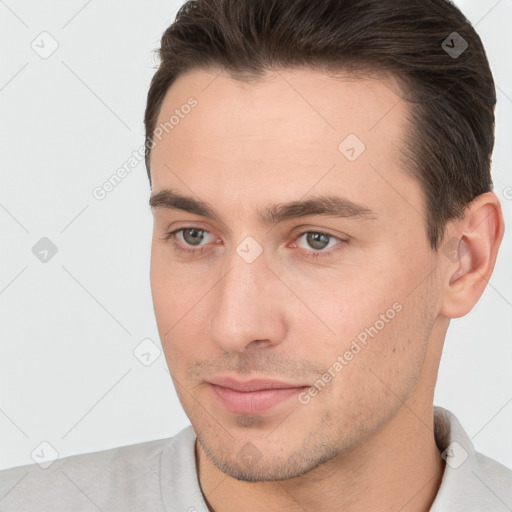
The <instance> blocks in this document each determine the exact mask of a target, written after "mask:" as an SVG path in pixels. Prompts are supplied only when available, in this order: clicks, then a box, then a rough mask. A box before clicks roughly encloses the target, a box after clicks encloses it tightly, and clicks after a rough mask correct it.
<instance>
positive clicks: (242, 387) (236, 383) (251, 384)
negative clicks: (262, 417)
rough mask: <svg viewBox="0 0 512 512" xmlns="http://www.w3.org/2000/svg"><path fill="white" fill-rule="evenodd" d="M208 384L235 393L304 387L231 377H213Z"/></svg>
mask: <svg viewBox="0 0 512 512" xmlns="http://www.w3.org/2000/svg"><path fill="white" fill-rule="evenodd" d="M208 382H209V383H210V384H214V385H215V386H222V387H225V388H230V389H233V390H235V391H259V390H262V389H290V388H302V387H305V386H304V384H293V383H290V382H283V381H280V380H273V379H251V380H247V381H240V380H236V379H233V378H232V377H214V378H212V379H209V380H208Z"/></svg>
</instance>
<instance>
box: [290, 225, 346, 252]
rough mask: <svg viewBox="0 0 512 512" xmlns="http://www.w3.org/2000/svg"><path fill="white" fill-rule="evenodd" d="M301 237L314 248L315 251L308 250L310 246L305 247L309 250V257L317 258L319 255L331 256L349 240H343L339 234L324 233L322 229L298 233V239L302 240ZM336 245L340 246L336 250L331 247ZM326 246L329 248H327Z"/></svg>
mask: <svg viewBox="0 0 512 512" xmlns="http://www.w3.org/2000/svg"><path fill="white" fill-rule="evenodd" d="M303 237H305V238H303ZM301 238H303V240H304V241H305V243H306V244H307V245H308V246H309V248H310V249H311V248H312V249H313V251H311V250H308V247H305V249H306V250H307V252H308V255H307V257H311V258H317V257H319V256H320V257H321V256H331V255H332V254H333V253H334V252H337V251H338V250H341V249H342V246H343V245H345V244H346V243H347V242H348V240H343V239H341V238H339V237H337V236H334V235H331V234H329V233H323V232H321V231H304V232H302V233H301V234H300V235H298V237H297V240H300V239H301ZM331 242H332V243H331ZM336 242H338V243H336ZM336 246H339V247H337V248H335V249H334V250H333V249H331V248H332V247H336ZM302 248H304V247H302ZM326 248H328V249H329V250H325V249H326Z"/></svg>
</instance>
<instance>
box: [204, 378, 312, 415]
mask: <svg viewBox="0 0 512 512" xmlns="http://www.w3.org/2000/svg"><path fill="white" fill-rule="evenodd" d="M208 387H209V388H210V389H211V391H212V394H213V395H214V397H215V399H216V400H217V402H218V403H220V404H221V405H222V406H223V407H224V408H225V409H226V410H227V411H229V412H231V413H233V414H261V413H263V412H265V411H268V410H270V409H272V408H274V407H276V406H277V405H278V404H281V403H282V402H284V401H287V400H289V399H290V398H292V397H293V396H296V395H297V394H299V393H300V392H301V391H303V390H305V389H307V388H309V387H310V386H304V385H303V384H293V383H288V382H283V381H278V380H268V379H252V380H249V381H245V382H242V381H238V380H236V379H232V378H230V377H218V378H213V379H211V380H210V381H209V382H208Z"/></svg>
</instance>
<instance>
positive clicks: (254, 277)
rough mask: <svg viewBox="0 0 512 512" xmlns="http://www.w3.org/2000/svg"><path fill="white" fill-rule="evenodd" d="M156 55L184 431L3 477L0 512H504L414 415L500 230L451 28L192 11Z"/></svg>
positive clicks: (162, 208)
mask: <svg viewBox="0 0 512 512" xmlns="http://www.w3.org/2000/svg"><path fill="white" fill-rule="evenodd" d="M160 57H161V64H160V67H159V70H158V71H157V73H156V74H155V76H154V78H153V81H152V84H151V87H150V90H149V94H148V104H147V109H146V116H145V123H146V134H147V153H146V164H147V169H148V176H149V179H150V183H151V187H152V195H151V199H150V205H151V208H152V211H153V214H154V236H153V244H152V256H151V287H152V293H153V301H154V307H155V313H156V319H157V324H158V328H159V333H160V338H161V342H162V347H163V349H164V352H165V356H166V360H167V364H168V366H169V370H170V373H171V376H172V378H173V382H174V384H175V386H176V390H177V393H178V396H179V398H180V401H181V403H182V405H183V408H184V410H185V412H186V414H187V415H188V417H189V418H190V421H191V424H192V425H191V426H189V427H187V428H186V429H184V430H183V431H182V432H180V433H179V434H178V435H176V436H174V437H172V438H169V439H163V440H157V441H151V442H148V443H142V444H139V445H134V446H127V447H121V448H116V449H112V450H107V451H104V452H99V453H95V454H86V455H78V456H73V457H68V458H65V459H61V460H57V461H56V462H55V463H53V464H52V466H51V467H50V468H49V469H48V470H42V469H41V468H39V467H32V466H29V467H22V468H14V469H11V470H7V471H3V472H1V473H0V479H1V482H2V484H1V485H2V496H4V495H5V494H6V493H7V495H6V496H5V497H4V498H3V500H2V501H1V502H0V509H1V510H2V511H11V510H18V511H20V510H53V511H54V510H84V511H85V510H102V511H104V512H106V511H114V510H116V511H117V510H123V511H127V510H151V511H164V510H165V511H207V510H210V511H215V512H228V511H260V510H261V511H263V510H268V511H272V510H287V511H299V510H308V511H318V510H322V511H338V510H347V511H351V512H358V511H363V510H373V511H399V510H400V511H402V512H406V511H407V512H409V511H428V510H431V511H448V510H450V511H484V510H485V511H489V510H492V511H505V510H512V471H510V470H509V469H507V468H506V467H504V466H503V465H501V464H499V463H498V462H496V461H494V460H492V459H490V458H488V457H486V456H485V455H482V454H480V453H477V452H475V449H474V447H473V445H472V443H471V440H470V439H469V437H468V435H467V434H466V433H465V431H464V429H463V428H462V426H461V424H460V423H459V422H458V420H457V419H456V417H455V416H454V415H453V414H452V413H451V412H450V411H448V410H446V409H443V408H440V407H434V406H433V395H434V388H435V383H436V378H437V371H438V367H439V361H440V357H441V353H442V348H443V343H444V339H445V335H446V331H447V328H448V325H449V322H450V319H452V318H458V317H461V316H463V315H465V314H467V313H468V312H469V311H470V310H471V309H472V307H473V306H474V305H475V303H476V302H477V301H478V299H479V297H480V296H481V294H482V292H483V290H484V289H485V286H486V284H487V282H488V280H489V278H490V276H491V273H492V271H493V268H494V264H495V261H496V256H497V253H498V249H499V245H500V242H501V239H502V236H503V230H504V228H503V218H502V214H501V209H500V204H499V201H498V199H497V197H496V195H495V194H494V193H493V192H492V182H491V178H490V173H489V169H490V157H491V153H492V148H493V143H494V134H493V123H494V105H495V101H496V97H495V89H494V83H493V79H492V75H491V72H490V69H489V66H488V62H487V58H486V56H485V51H484V49H483V47H482V43H481V41H480V38H479V37H478V35H477V34H476V32H475V31H474V29H473V28H472V27H471V25H470V24H469V22H467V20H466V19H465V18H464V16H463V15H462V14H461V13H460V11H459V10H458V9H457V8H456V7H455V6H453V5H452V4H451V3H448V2H447V1H445V0H430V1H428V2H425V1H424V0H407V1H405V0H388V1H386V2H382V1H380V0H358V1H349V0H326V1H323V2H311V1H310V0H294V1H290V0H208V1H207V0H198V1H196V2H187V3H186V4H185V5H184V7H183V8H182V9H181V10H180V12H179V13H178V16H177V19H176V21H175V22H174V23H173V24H172V25H171V26H170V27H169V29H168V30H167V31H166V32H165V34H164V36H163V38H162V45H161V50H160ZM21 478H23V481H22V482H20V479H21Z"/></svg>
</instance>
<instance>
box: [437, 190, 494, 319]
mask: <svg viewBox="0 0 512 512" xmlns="http://www.w3.org/2000/svg"><path fill="white" fill-rule="evenodd" d="M503 232H504V222H503V214H502V211H501V205H500V202H499V200H498V198H497V197H496V194H494V193H493V192H486V193H485V194H481V195H479V196H478V197H476V198H475V199H474V200H473V201H472V202H471V204H470V205H469V206H468V207H467V209H466V210H465V215H464V218H463V219H459V220H457V221H455V222H454V223H453V225H452V226H451V228H450V229H449V230H448V231H447V234H446V235H445V239H444V241H443V245H442V246H441V250H440V253H439V257H440V258H445V260H444V261H443V262H442V264H443V265H442V266H443V270H444V271H443V283H442V286H443V292H442V297H441V309H440V313H441V314H442V315H444V316H446V317H448V318H459V317H461V316H464V315H466V314H467V313H469V312H470V311H471V309H473V306H474V305H475V304H476V303H477V301H478V299H479V298H480V297H481V295H482V293H483V291H484V290H485V287H486V285H487V283H488V281H489V279H490V277H491V274H492V271H493V270H494V265H495V263H496V257H497V255H498V249H499V247H500V244H501V240H502V239H503Z"/></svg>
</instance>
